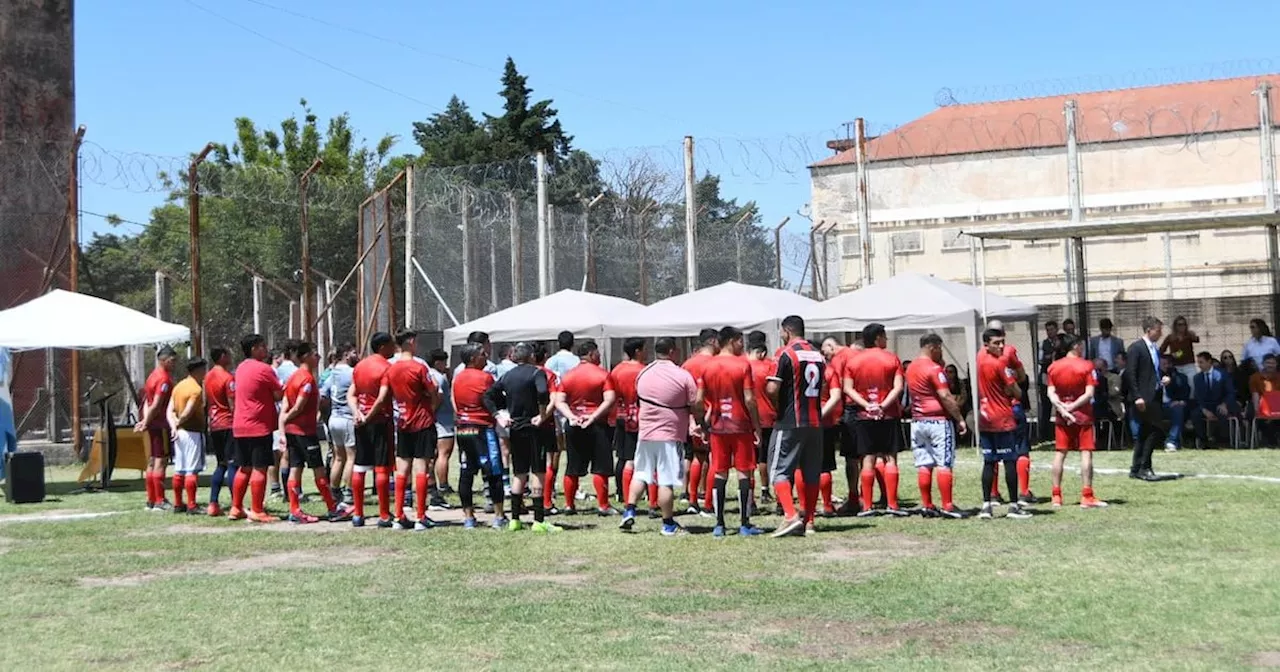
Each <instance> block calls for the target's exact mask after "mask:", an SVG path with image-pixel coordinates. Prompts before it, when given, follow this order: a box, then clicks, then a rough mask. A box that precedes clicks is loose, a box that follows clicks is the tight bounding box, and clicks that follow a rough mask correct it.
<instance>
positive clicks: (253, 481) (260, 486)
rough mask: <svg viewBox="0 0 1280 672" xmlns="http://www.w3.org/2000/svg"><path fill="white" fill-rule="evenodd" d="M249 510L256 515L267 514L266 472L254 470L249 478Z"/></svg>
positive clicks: (264, 470)
mask: <svg viewBox="0 0 1280 672" xmlns="http://www.w3.org/2000/svg"><path fill="white" fill-rule="evenodd" d="M249 496H250V497H251V498H252V499H250V500H249V506H250V509H251V510H252V511H253V512H254V513H257V514H263V513H266V512H267V470H266V469H254V470H253V473H252V474H251V475H250V476H249Z"/></svg>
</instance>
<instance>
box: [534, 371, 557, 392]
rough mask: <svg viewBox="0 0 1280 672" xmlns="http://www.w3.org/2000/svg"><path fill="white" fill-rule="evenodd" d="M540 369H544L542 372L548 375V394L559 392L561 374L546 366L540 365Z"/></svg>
mask: <svg viewBox="0 0 1280 672" xmlns="http://www.w3.org/2000/svg"><path fill="white" fill-rule="evenodd" d="M538 370H540V371H542V373H543V374H545V375H546V376H547V394H555V393H556V392H559V391H560V376H557V375H556V372H555V371H552V370H551V369H548V368H547V367H545V366H539V367H538Z"/></svg>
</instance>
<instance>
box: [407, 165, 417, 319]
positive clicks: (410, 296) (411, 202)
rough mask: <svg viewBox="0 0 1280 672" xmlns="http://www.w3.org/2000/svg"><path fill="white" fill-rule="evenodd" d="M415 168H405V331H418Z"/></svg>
mask: <svg viewBox="0 0 1280 672" xmlns="http://www.w3.org/2000/svg"><path fill="white" fill-rule="evenodd" d="M413 185H414V181H413V166H409V167H407V168H405V174H404V327H405V329H416V328H417V326H418V324H417V319H416V318H417V314H416V312H415V311H414V306H413V300H414V293H413V282H414V276H413V251H414V249H413V248H414V240H413V237H414V232H415V230H416V226H415V225H414V221H413V219H414V208H415V199H414V197H413Z"/></svg>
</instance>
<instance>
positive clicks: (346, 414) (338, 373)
mask: <svg viewBox="0 0 1280 672" xmlns="http://www.w3.org/2000/svg"><path fill="white" fill-rule="evenodd" d="M351 372H352V368H351V367H350V366H348V365H347V363H346V362H340V363H339V364H338V365H337V366H334V367H333V372H332V373H330V374H329V380H328V384H327V385H325V387H324V391H325V394H326V395H328V397H329V403H330V408H331V409H332V410H331V411H330V412H329V416H330V417H335V418H352V417H353V416H352V415H351V407H350V406H348V405H347V390H348V389H349V388H350V387H351Z"/></svg>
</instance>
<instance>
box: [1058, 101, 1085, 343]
mask: <svg viewBox="0 0 1280 672" xmlns="http://www.w3.org/2000/svg"><path fill="white" fill-rule="evenodd" d="M1062 113H1063V115H1064V116H1065V117H1066V122H1067V123H1066V131H1067V204H1068V207H1069V208H1070V213H1071V221H1072V222H1082V221H1084V203H1083V198H1082V196H1081V193H1080V152H1079V149H1078V147H1077V142H1076V101H1075V100H1074V99H1072V100H1068V101H1067V102H1066V103H1064V104H1063V110H1062ZM1077 245H1078V246H1079V247H1080V249H1079V250H1076V249H1075V248H1076V246H1077ZM1062 254H1063V273H1064V279H1065V280H1066V283H1067V314H1068V315H1070V314H1071V313H1072V312H1073V311H1072V307H1073V306H1075V308H1076V310H1075V311H1074V312H1080V313H1081V314H1078V315H1076V317H1077V318H1078V320H1077V324H1076V327H1077V328H1079V329H1084V330H1086V331H1084V332H1082V335H1085V334H1087V328H1088V322H1087V320H1088V317H1087V316H1086V315H1084V314H1083V313H1082V312H1081V311H1084V310H1085V306H1084V304H1085V302H1086V301H1087V300H1088V298H1087V297H1086V296H1085V295H1084V294H1080V295H1079V296H1077V294H1078V293H1079V289H1080V283H1073V282H1072V280H1073V279H1074V278H1075V276H1076V275H1081V276H1083V275H1084V266H1083V264H1084V240H1083V239H1081V238H1078V237H1076V238H1064V239H1063V240H1062ZM1077 261H1078V262H1079V263H1080V264H1081V265H1080V267H1079V268H1076V263H1077Z"/></svg>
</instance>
